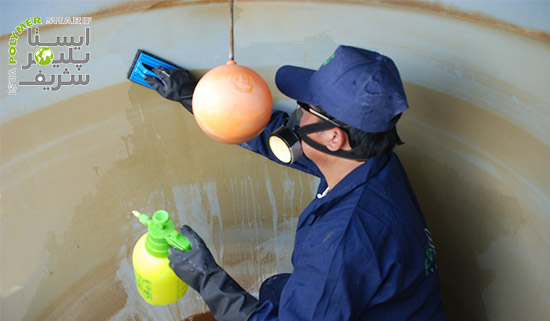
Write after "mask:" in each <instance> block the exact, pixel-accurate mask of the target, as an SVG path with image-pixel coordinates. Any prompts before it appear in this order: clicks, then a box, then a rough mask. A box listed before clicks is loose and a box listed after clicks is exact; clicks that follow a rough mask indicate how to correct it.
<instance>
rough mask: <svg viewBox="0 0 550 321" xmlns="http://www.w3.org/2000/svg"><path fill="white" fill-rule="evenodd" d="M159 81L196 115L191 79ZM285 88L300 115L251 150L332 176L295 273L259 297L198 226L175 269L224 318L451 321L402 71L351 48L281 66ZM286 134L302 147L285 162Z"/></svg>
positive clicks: (308, 226) (177, 255) (274, 122)
mask: <svg viewBox="0 0 550 321" xmlns="http://www.w3.org/2000/svg"><path fill="white" fill-rule="evenodd" d="M155 73H156V74H157V75H158V77H159V78H160V80H159V79H157V78H155V77H147V79H146V80H147V82H148V83H150V84H151V85H152V86H153V87H154V88H155V89H156V90H157V91H158V92H159V93H160V94H161V95H163V96H164V97H167V98H169V99H172V100H176V101H180V102H182V104H183V105H184V106H186V107H187V108H188V109H189V110H190V111H192V109H191V105H190V97H191V95H192V88H193V84H194V82H193V81H192V80H191V79H190V77H189V75H188V73H187V71H186V70H181V69H180V70H178V69H176V70H165V69H162V68H156V69H155ZM275 82H276V85H277V87H278V89H279V90H280V91H281V92H282V93H283V94H285V95H286V96H288V97H290V98H292V99H293V100H296V101H297V104H298V106H299V107H298V108H297V110H296V111H295V112H293V113H292V114H291V115H288V114H287V113H284V112H281V111H276V112H274V113H273V116H272V117H271V120H270V122H269V124H268V125H267V127H266V128H265V130H264V131H263V132H262V133H261V134H260V135H259V136H258V137H256V138H254V139H252V140H251V141H249V142H247V143H244V144H242V146H243V147H245V148H247V149H249V150H251V151H253V152H255V153H258V154H261V155H263V156H265V157H267V158H269V159H271V160H273V161H276V162H279V163H282V164H285V163H286V164H285V165H287V166H290V167H292V168H295V169H298V170H301V171H304V172H306V173H309V174H311V175H314V176H317V177H319V178H320V183H319V187H318V193H317V195H316V197H315V198H314V199H313V200H312V201H311V203H310V204H309V206H307V208H306V209H305V210H304V211H303V212H302V213H301V214H300V217H299V221H298V225H297V229H296V237H295V244H294V251H293V254H292V265H293V268H294V269H293V271H292V273H288V274H280V275H275V276H273V277H271V278H268V279H267V280H266V281H264V282H263V284H262V286H261V288H260V293H259V299H256V298H255V297H253V296H252V295H251V294H249V293H247V292H246V291H245V290H244V289H243V288H242V287H241V286H239V284H237V282H235V281H234V280H233V279H232V278H231V277H230V276H229V275H228V274H227V273H226V272H225V271H224V270H223V269H222V268H221V267H220V266H219V265H218V264H217V263H216V262H215V260H214V258H213V256H212V254H211V253H210V251H209V250H208V248H207V246H206V245H205V243H204V241H203V240H202V239H201V237H200V236H199V235H197V233H196V232H195V231H193V229H191V227H189V226H183V227H182V229H181V232H182V234H183V235H185V236H186V237H187V238H188V239H189V241H190V242H191V247H192V249H191V250H190V251H180V250H178V249H175V248H172V249H171V250H170V256H169V259H170V267H171V268H172V269H173V270H174V272H175V273H176V275H178V277H180V278H181V279H182V280H183V281H184V282H185V283H187V284H188V285H189V286H190V287H192V288H193V289H195V290H196V291H198V292H199V293H200V294H201V296H202V297H203V299H204V301H205V302H206V304H207V305H208V307H209V308H210V310H211V311H212V313H213V315H214V317H215V318H216V320H220V321H238V320H243V321H245V320H251V321H259V320H262V321H263V320H289V321H302V320H304V321H305V320H310V321H323V320H334V321H336V320H338V321H341V320H376V321H397V320H423V321H426V320H444V313H443V307H442V303H441V296H440V280H439V275H438V270H437V263H436V255H435V254H436V252H435V247H434V244H433V241H432V238H431V234H430V230H429V229H428V227H427V226H426V222H425V219H424V216H423V214H422V211H421V209H420V206H419V204H418V202H417V199H416V196H415V194H414V192H413V190H412V188H411V184H410V183H409V180H408V178H407V175H406V173H405V170H404V168H403V166H402V165H401V163H400V161H399V158H398V157H397V155H396V154H395V153H394V152H393V149H394V147H395V146H396V145H400V144H402V141H401V139H400V138H399V136H398V135H397V130H396V125H397V122H398V120H399V119H400V117H401V115H402V113H403V112H404V111H405V110H407V109H408V108H409V106H408V103H407V99H406V96H405V92H404V89H403V84H402V81H401V78H400V75H399V72H398V70H397V67H396V66H395V64H394V62H393V61H392V60H391V59H390V58H389V57H387V56H384V55H382V54H379V53H377V52H374V51H370V50H366V49H361V48H356V47H351V46H343V45H342V46H339V47H338V48H337V49H336V50H335V52H334V54H333V55H331V56H330V57H329V58H328V59H327V60H326V61H325V62H324V63H323V64H322V65H321V66H320V67H319V69H317V70H311V69H306V68H301V67H296V66H283V67H281V68H279V69H278V71H277V73H276V76H275ZM279 136H285V137H287V138H288V137H295V138H296V140H297V143H296V144H294V145H293V146H289V150H288V151H287V155H286V156H285V157H280V156H278V155H277V154H278V153H280V152H278V151H276V150H275V149H272V148H274V147H273V146H271V145H270V139H275V140H277V138H276V137H279ZM274 137H275V138H274ZM288 153H290V158H289V157H288ZM283 158H285V159H283ZM282 159H283V162H281V160H282Z"/></svg>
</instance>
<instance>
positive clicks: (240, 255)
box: [0, 1, 550, 321]
mask: <svg viewBox="0 0 550 321" xmlns="http://www.w3.org/2000/svg"><path fill="white" fill-rule="evenodd" d="M396 3H397V4H395V5H384V4H378V3H371V2H366V1H345V2H340V1H332V2H330V1H318V2H316V1H313V2H297V1H296V2H290V1H288V2H275V1H239V2H237V4H236V7H235V18H236V21H235V23H236V25H235V41H236V42H235V56H236V61H237V62H238V63H240V64H243V65H246V66H249V67H252V68H254V69H255V70H257V71H258V72H259V73H260V74H261V75H262V76H263V77H264V78H265V79H266V80H267V81H268V83H269V84H270V86H271V89H272V92H273V96H274V102H275V107H276V108H280V109H287V108H289V107H290V106H292V103H291V102H289V101H288V100H287V99H286V98H285V97H283V96H282V95H281V94H280V93H279V92H278V91H277V89H276V88H275V86H274V84H273V79H274V74H275V71H276V69H277V68H278V67H279V66H281V65H283V64H297V65H303V66H307V67H311V68H317V67H318V66H319V65H320V64H321V63H322V62H323V61H324V60H325V59H326V57H327V56H329V55H330V54H331V53H332V52H333V50H334V48H335V47H336V46H337V45H338V44H351V45H355V46H360V47H365V48H370V49H373V50H377V51H380V52H382V53H385V54H387V55H388V56H390V57H392V58H393V59H394V60H395V62H396V63H397V65H398V67H399V68H400V71H401V75H402V78H403V80H404V82H405V90H406V93H407V95H408V99H409V102H410V105H411V109H410V110H409V111H407V112H406V113H405V114H404V117H403V118H402V120H401V121H400V124H399V127H398V129H399V132H400V134H401V136H402V138H403V139H404V140H405V141H406V144H405V145H403V146H401V147H398V148H397V150H396V151H397V153H398V155H399V156H400V158H401V159H402V161H403V163H404V165H405V168H406V169H407V171H408V174H409V177H410V179H411V182H412V184H413V187H414V189H415V191H416V193H417V196H418V198H419V201H420V204H421V206H422V208H423V210H424V212H425V216H426V219H427V221H428V225H429V226H430V228H431V229H432V234H433V238H434V241H435V244H436V247H437V251H438V263H439V270H440V274H441V278H442V291H443V301H444V307H445V311H446V314H447V317H448V319H449V320H499V321H500V320H543V319H547V318H548V316H549V315H550V282H549V281H548V275H550V270H549V266H550V233H549V231H550V214H549V213H550V199H549V195H550V172H549V171H548V163H549V161H550V94H549V92H550V91H549V87H548V84H550V59H549V57H550V42H549V41H548V37H547V34H546V35H544V34H543V37H536V35H535V36H533V35H532V34H526V33H522V32H519V31H518V30H510V29H507V28H504V27H502V26H501V25H499V24H483V23H480V22H476V21H472V19H462V18H460V17H458V16H453V15H447V14H440V13H437V12H436V11H433V10H426V9H423V8H421V7H416V8H409V7H406V6H401V5H399V2H396ZM91 16H93V21H92V23H91V24H90V30H91V38H90V46H89V47H87V48H85V50H86V51H88V52H90V53H91V59H90V61H89V62H88V63H87V64H86V66H85V67H83V68H84V71H86V72H88V73H89V74H90V77H91V81H90V83H89V84H88V85H86V86H67V87H66V88H62V90H63V91H61V90H60V91H59V92H58V93H54V92H48V91H43V90H40V89H39V88H32V87H24V86H19V88H18V89H17V94H16V95H8V94H7V92H8V88H7V86H8V84H7V83H4V82H3V83H2V114H1V116H2V118H1V121H2V124H1V127H0V135H1V154H0V160H1V164H2V170H1V193H2V200H1V217H0V218H1V222H0V223H1V225H0V228H1V234H0V237H1V245H0V247H1V252H0V254H1V261H0V264H1V284H0V290H1V319H2V320H14V321H18V320H29V321H30V320H111V321H117V320H178V321H179V320H183V319H185V318H186V317H188V316H190V315H193V314H196V313H201V312H204V311H207V309H206V306H205V305H204V303H202V301H201V299H200V298H199V297H198V295H197V294H196V293H195V292H193V291H191V290H190V291H189V293H188V294H186V295H185V297H184V298H183V299H182V300H181V301H180V302H178V303H177V304H173V305H171V306H167V307H152V306H149V305H147V304H146V303H145V301H143V300H142V299H141V298H140V297H139V294H138V293H137V290H136V288H135V284H134V279H133V270H132V266H131V250H132V248H133V245H134V243H135V242H136V240H137V239H138V238H139V237H140V236H141V235H142V234H143V233H144V231H145V230H144V227H143V226H141V225H140V223H139V222H137V220H135V219H133V217H132V216H131V215H130V211H131V210H133V209H137V210H140V211H143V212H148V213H152V212H153V211H155V210H157V209H161V208H163V209H166V210H168V211H169V212H171V213H174V215H175V220H176V224H177V225H180V224H184V223H185V224H190V225H191V226H194V227H195V228H196V229H197V230H198V232H199V233H200V234H201V235H202V236H203V237H204V238H205V240H206V242H207V243H208V244H209V245H210V248H211V250H212V252H213V253H214V255H215V257H216V258H217V260H218V261H219V262H220V264H221V265H222V266H223V267H225V268H226V269H227V270H228V271H229V272H230V274H232V275H233V276H234V277H235V278H236V279H237V280H238V281H239V282H240V283H241V284H242V285H243V286H244V287H245V288H247V289H249V290H250V291H252V292H253V293H257V291H258V288H259V285H260V284H261V281H262V280H263V279H265V278H266V277H268V276H270V275H271V274H274V273H280V272H285V271H291V269H292V267H291V265H290V262H289V260H290V255H291V251H292V246H293V241H294V240H293V235H294V234H293V232H294V229H295V225H296V222H297V218H298V215H299V213H300V211H301V210H302V209H303V208H305V207H306V206H307V204H308V203H309V201H310V200H311V199H312V197H313V196H314V191H315V188H316V184H317V181H316V180H315V179H313V178H311V177H309V176H307V175H305V174H302V173H299V172H297V171H294V170H290V169H286V168H284V167H282V166H278V165H275V164H273V163H270V162H268V161H266V160H264V159H262V158H261V157H259V156H257V155H253V154H252V153H249V152H247V151H245V150H242V149H240V148H238V147H235V146H229V145H223V144H220V143H216V142H214V141H212V140H210V139H209V138H207V137H206V135H204V134H203V133H202V132H201V131H200V130H199V128H198V126H197V125H196V124H195V123H194V120H193V118H192V117H191V116H190V115H189V114H188V113H187V112H186V111H185V110H184V109H183V108H181V106H179V105H178V104H176V103H173V102H170V101H166V100H163V99H161V98H160V97H159V96H158V95H157V94H156V93H154V92H153V91H151V90H148V89H146V88H144V87H141V86H139V85H136V84H133V83H130V82H129V81H127V80H126V72H127V70H128V68H129V66H130V64H131V62H132V59H133V56H134V53H135V51H136V49H138V48H140V49H146V50H150V51H151V52H153V53H155V54H158V55H160V56H162V57H165V58H167V59H169V60H172V61H174V62H176V63H179V64H180V65H182V66H184V67H186V68H189V69H190V70H192V73H193V75H194V76H195V77H199V76H200V75H201V74H202V73H204V72H205V71H206V70H207V69H209V68H212V67H214V66H216V65H220V64H223V63H225V60H226V58H227V4H226V3H225V2H216V1H198V2H170V5H160V4H157V5H149V6H143V5H141V6H138V7H136V8H130V7H124V6H120V7H118V8H117V9H116V10H111V11H109V10H105V11H102V12H100V13H98V14H97V15H91ZM474 20H475V19H474ZM14 27H15V26H14ZM81 30H83V29H82V26H77V25H70V26H56V27H46V26H44V28H41V30H40V36H41V37H44V38H43V39H55V37H56V35H63V34H70V35H75V34H76V35H80V32H81ZM24 35H25V34H24ZM1 44H2V47H1V48H2V49H1V50H2V53H3V54H4V56H3V57H2V59H3V60H5V59H7V57H6V55H5V53H6V52H8V48H9V39H7V37H3V39H2V42H1ZM26 46H27V47H26ZM17 50H18V51H19V52H26V50H27V51H29V52H30V49H29V48H28V44H26V43H25V41H22V40H21V41H19V43H18V45H17ZM17 57H19V58H20V59H21V60H24V58H23V56H19V55H18V56H17ZM35 67H36V66H35ZM10 68H11V67H10V66H7V64H6V63H5V61H2V72H1V74H2V77H4V76H6V75H7V74H8V72H9V70H10ZM31 70H34V71H33V73H28V71H23V70H20V69H18V70H17V75H18V78H19V80H20V81H22V80H26V79H23V78H24V77H27V78H29V77H30V76H28V75H31V76H34V73H36V72H37V69H31ZM26 75H27V76H26ZM5 78H7V77H5Z"/></svg>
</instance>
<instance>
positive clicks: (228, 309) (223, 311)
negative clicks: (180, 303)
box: [168, 225, 260, 321]
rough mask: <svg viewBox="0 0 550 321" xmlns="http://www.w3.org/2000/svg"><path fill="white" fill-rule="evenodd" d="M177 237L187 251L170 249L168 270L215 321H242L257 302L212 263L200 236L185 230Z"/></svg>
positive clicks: (184, 227) (254, 308)
mask: <svg viewBox="0 0 550 321" xmlns="http://www.w3.org/2000/svg"><path fill="white" fill-rule="evenodd" d="M181 234H183V235H184V236H185V237H187V238H188V239H189V242H191V250H189V251H180V250H178V249H176V248H173V247H171V248H170V254H169V256H168V258H169V259H170V267H171V268H172V270H174V272H175V273H176V275H177V276H178V277H179V278H180V279H182V280H183V282H185V283H187V285H189V286H190V287H192V288H193V289H195V290H196V291H197V292H199V293H200V294H201V296H202V298H203V299H204V302H206V305H208V307H209V308H210V311H212V314H213V315H214V318H216V320H218V321H246V320H248V318H249V317H250V316H251V315H252V314H253V313H254V312H255V311H256V309H257V308H258V307H259V305H260V304H259V302H258V300H256V299H255V298H254V297H253V296H252V295H250V294H249V293H248V292H246V291H245V290H244V289H243V288H242V287H241V286H240V285H239V284H238V283H237V282H235V280H233V279H232V278H231V277H230V276H229V275H228V274H227V273H226V272H225V271H224V270H223V269H222V268H221V267H220V266H219V265H218V264H217V263H216V261H215V260H214V257H213V256H212V254H211V253H210V250H208V248H207V247H206V244H205V243H204V241H203V240H202V239H201V238H200V236H199V235H198V234H197V233H196V232H195V231H193V229H191V228H190V227H189V226H187V225H184V226H183V227H182V228H181Z"/></svg>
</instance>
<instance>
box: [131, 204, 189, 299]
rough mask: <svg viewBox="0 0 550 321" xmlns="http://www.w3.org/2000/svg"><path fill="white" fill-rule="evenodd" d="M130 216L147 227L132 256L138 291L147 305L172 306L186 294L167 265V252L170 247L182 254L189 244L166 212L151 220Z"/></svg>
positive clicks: (158, 212)
mask: <svg viewBox="0 0 550 321" xmlns="http://www.w3.org/2000/svg"><path fill="white" fill-rule="evenodd" d="M132 213H133V214H134V215H135V216H136V217H137V218H138V219H139V221H140V222H141V223H143V225H145V226H147V227H148V232H147V233H145V234H144V235H143V236H142V237H141V238H140V239H139V240H138V241H137V243H136V245H135V246H134V253H133V255H132V261H133V264H134V272H135V275H136V284H137V288H138V291H139V293H140V294H141V296H142V297H143V298H144V299H145V301H147V302H148V303H149V304H152V305H166V304H171V303H174V302H176V301H178V300H179V299H181V297H182V296H183V295H184V294H185V292H187V289H188V286H187V284H185V283H184V282H183V281H182V280H181V279H180V278H178V276H177V275H176V274H175V273H174V271H172V269H171V268H170V266H169V265H168V264H169V260H168V250H169V249H170V245H171V246H173V247H175V248H177V249H180V250H182V251H186V250H190V249H191V244H190V243H189V240H188V239H187V238H186V237H185V236H183V235H181V234H180V233H178V232H177V231H176V230H175V229H174V223H172V221H171V220H170V214H168V212H166V211H157V212H155V214H153V218H151V217H149V216H148V215H146V214H141V213H139V212H137V211H133V212H132Z"/></svg>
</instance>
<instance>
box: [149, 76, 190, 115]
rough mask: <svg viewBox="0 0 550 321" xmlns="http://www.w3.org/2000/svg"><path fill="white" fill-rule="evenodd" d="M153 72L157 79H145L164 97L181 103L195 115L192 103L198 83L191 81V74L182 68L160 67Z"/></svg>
mask: <svg viewBox="0 0 550 321" xmlns="http://www.w3.org/2000/svg"><path fill="white" fill-rule="evenodd" d="M153 72H154V73H155V75H157V77H154V76H145V77H143V79H145V81H146V82H147V83H148V84H149V85H151V87H153V88H154V89H155V90H156V91H157V92H158V93H159V94H160V95H161V96H162V97H164V98H166V99H170V100H173V101H177V102H179V103H181V104H182V105H183V107H185V109H187V110H188V111H189V112H190V113H193V109H192V106H191V101H192V99H193V91H194V90H195V86H197V82H196V81H193V80H192V79H191V77H190V76H189V72H188V71H187V70H185V69H182V68H177V69H166V68H163V67H160V66H158V67H155V68H153Z"/></svg>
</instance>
